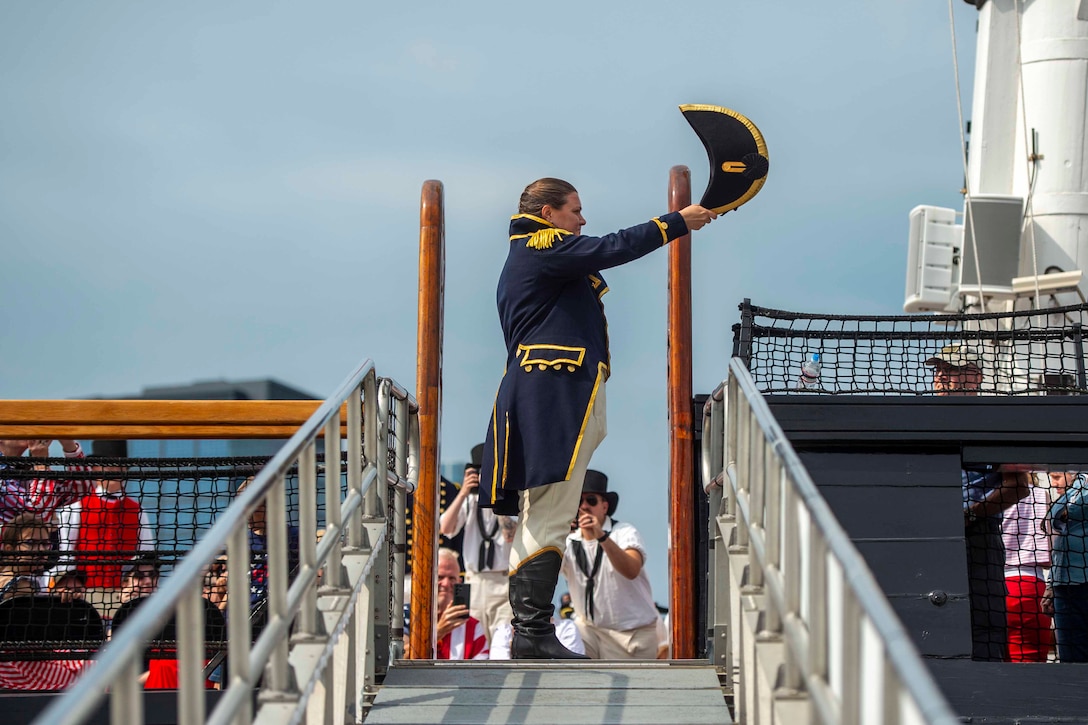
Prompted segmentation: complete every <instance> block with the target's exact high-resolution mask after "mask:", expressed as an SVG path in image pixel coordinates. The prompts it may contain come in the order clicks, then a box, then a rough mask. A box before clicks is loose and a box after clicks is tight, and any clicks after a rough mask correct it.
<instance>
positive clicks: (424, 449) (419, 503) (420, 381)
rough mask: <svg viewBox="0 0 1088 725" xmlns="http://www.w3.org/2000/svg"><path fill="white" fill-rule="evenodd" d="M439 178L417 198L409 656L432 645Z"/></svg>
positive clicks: (441, 226)
mask: <svg viewBox="0 0 1088 725" xmlns="http://www.w3.org/2000/svg"><path fill="white" fill-rule="evenodd" d="M442 196H443V194H442V182H440V181H433V180H432V181H426V182H424V183H423V192H422V194H421V197H420V203H419V310H418V328H417V339H416V355H417V358H416V400H417V401H418V402H419V438H420V441H419V442H420V446H419V448H420V450H419V483H418V486H417V488H416V493H415V496H414V502H413V508H412V595H411V605H410V607H409V614H408V616H409V621H410V623H411V628H410V635H409V642H408V657H409V658H410V659H431V658H433V657H434V647H435V628H436V625H435V609H434V594H435V590H436V586H435V559H436V555H437V549H436V545H437V542H438V477H439V462H440V460H441V457H440V451H439V434H440V431H441V428H442V425H441V422H442V421H441V414H442V302H443V299H444V297H445V284H446V254H445V240H446V230H445V215H444V211H443V199H442Z"/></svg>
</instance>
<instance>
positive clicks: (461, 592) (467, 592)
mask: <svg viewBox="0 0 1088 725" xmlns="http://www.w3.org/2000/svg"><path fill="white" fill-rule="evenodd" d="M471 601H472V585H471V584H465V583H464V582H458V583H457V584H454V585H453V603H454V604H463V605H465V606H466V607H467V606H469V602H471Z"/></svg>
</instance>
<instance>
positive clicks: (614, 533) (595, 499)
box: [562, 469, 659, 660]
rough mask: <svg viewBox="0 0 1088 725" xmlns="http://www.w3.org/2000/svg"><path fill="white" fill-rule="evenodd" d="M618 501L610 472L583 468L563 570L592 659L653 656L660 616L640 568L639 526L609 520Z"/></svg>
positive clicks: (643, 553) (642, 558)
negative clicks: (609, 476) (583, 477)
mask: <svg viewBox="0 0 1088 725" xmlns="http://www.w3.org/2000/svg"><path fill="white" fill-rule="evenodd" d="M619 499H620V497H619V494H617V493H616V492H614V491H609V490H608V476H606V475H604V474H603V473H601V472H600V471H594V470H592V469H591V470H588V471H586V478H585V483H584V484H583V485H582V497H581V501H580V502H579V504H578V518H577V520H576V523H577V525H578V530H577V531H574V532H572V533H571V534H570V535H569V536H568V537H567V542H566V544H567V547H566V553H565V554H564V556H563V568H562V573H563V576H564V577H566V579H567V583H568V584H569V585H570V594H571V602H572V604H573V605H574V613H575V617H574V622H575V624H576V625H577V626H578V632H579V633H580V634H581V635H582V641H583V642H584V643H585V649H586V654H587V655H588V656H589V657H590V658H592V659H604V660H637V659H644V660H652V659H655V658H656V657H657V651H658V642H659V636H658V631H657V622H658V614H657V605H656V604H654V596H653V592H652V591H651V589H650V578H649V577H648V576H647V574H646V567H645V566H644V564H645V562H646V545H645V544H644V543H643V541H642V535H641V534H640V533H639V531H638V529H636V528H635V527H634V526H632V525H631V524H627V523H623V522H620V521H616V519H615V518H613V516H614V515H615V513H616V509H617V508H618V507H619Z"/></svg>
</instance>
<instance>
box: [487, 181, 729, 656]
mask: <svg viewBox="0 0 1088 725" xmlns="http://www.w3.org/2000/svg"><path fill="white" fill-rule="evenodd" d="M518 212H519V213H518V214H516V215H514V216H513V217H512V218H511V220H510V251H509V256H508V257H507V259H506V266H505V267H504V268H503V271H502V274H501V275H500V276H499V284H498V291H497V301H498V308H499V319H500V322H501V324H502V331H503V335H504V337H505V340H506V350H507V360H506V372H505V374H504V375H503V379H502V382H501V383H500V385H499V391H498V394H497V395H496V399H495V405H494V408H493V409H492V413H491V420H490V424H489V425H488V431H487V439H486V442H485V444H484V458H483V467H482V470H481V475H480V503H481V505H483V506H491V507H493V508H494V509H495V511H496V513H499V514H507V515H513V514H516V513H518V512H519V510H520V518H519V519H518V525H517V529H516V531H515V534H514V541H513V545H512V547H511V551H510V606H511V608H512V609H513V612H514V619H513V622H512V624H513V630H514V634H513V640H512V642H511V656H512V657H513V658H514V659H575V658H581V657H583V656H582V655H577V654H575V653H573V652H571V651H570V650H568V649H567V648H566V647H564V646H563V645H562V644H561V643H560V642H559V640H558V639H556V636H555V629H554V627H553V625H552V623H551V615H552V596H553V594H554V593H555V586H556V583H557V581H558V578H559V567H560V565H561V564H562V561H563V545H564V541H565V539H566V537H567V534H569V533H570V526H571V521H572V520H573V519H574V517H575V515H576V513H577V511H578V502H579V498H580V497H581V492H582V481H583V479H584V477H585V472H586V469H587V468H588V466H589V460H590V457H591V456H592V455H593V451H594V450H595V449H596V447H597V445H598V444H599V443H600V442H601V441H602V440H603V439H604V437H605V434H606V433H607V429H606V423H605V380H607V378H608V375H609V353H608V329H607V323H606V320H605V316H604V307H603V304H602V303H601V297H602V296H603V295H604V293H605V292H607V291H608V287H607V285H606V284H605V281H604V278H603V277H602V276H601V273H600V270H602V269H608V268H610V267H617V266H619V265H621V264H624V263H626V262H630V261H632V260H635V259H638V258H639V257H642V256H644V255H647V254H649V253H650V252H652V251H653V250H655V249H658V248H660V247H663V246H664V245H666V244H668V243H669V242H670V241H672V240H674V239H676V238H678V237H681V236H684V235H685V234H687V233H688V232H689V231H694V230H696V229H700V228H701V227H703V226H704V225H705V224H707V223H709V222H710V220H711V219H714V218H715V217H717V214H716V213H715V212H713V211H711V210H709V209H705V208H703V207H701V206H698V205H693V206H689V207H687V208H685V209H683V210H681V211H679V212H672V213H669V214H665V215H663V216H660V217H655V218H653V219H651V220H650V221H647V222H644V223H642V224H639V225H637V226H633V227H630V228H628V229H623V230H620V231H618V232H615V233H613V234H607V235H605V236H603V237H591V236H585V235H583V234H582V233H581V230H582V225H583V224H585V218H583V216H582V202H581V200H580V199H579V198H578V192H577V190H576V189H575V188H574V187H573V186H572V185H571V184H569V183H568V182H566V181H562V180H560V179H552V178H544V179H539V180H537V181H534V182H533V183H532V184H530V185H529V186H528V187H526V188H525V191H524V192H522V195H521V201H520V204H519V208H518Z"/></svg>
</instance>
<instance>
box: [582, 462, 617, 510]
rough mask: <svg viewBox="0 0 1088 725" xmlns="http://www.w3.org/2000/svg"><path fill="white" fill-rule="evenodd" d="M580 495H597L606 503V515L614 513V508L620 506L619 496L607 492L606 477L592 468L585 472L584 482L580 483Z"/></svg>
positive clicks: (613, 492) (612, 492)
mask: <svg viewBox="0 0 1088 725" xmlns="http://www.w3.org/2000/svg"><path fill="white" fill-rule="evenodd" d="M582 493H597V494H600V495H602V496H604V498H605V500H606V501H608V515H609V516H611V515H612V514H614V513H616V507H618V506H619V505H620V495H619V494H618V493H616V492H615V491H609V490H608V476H606V475H604V474H603V473H601V472H600V471H594V470H593V469H592V468H591V469H589V470H588V471H586V480H585V482H583V483H582Z"/></svg>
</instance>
